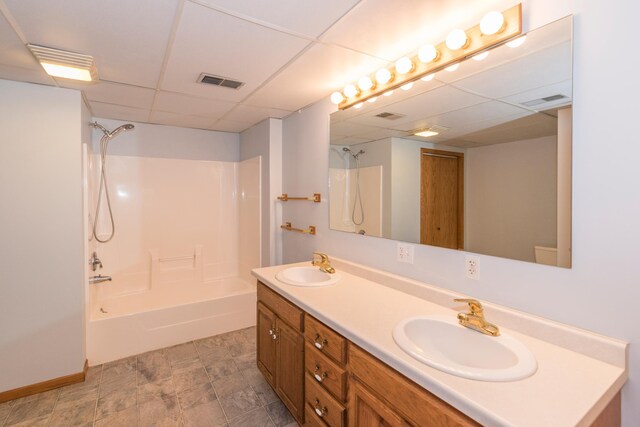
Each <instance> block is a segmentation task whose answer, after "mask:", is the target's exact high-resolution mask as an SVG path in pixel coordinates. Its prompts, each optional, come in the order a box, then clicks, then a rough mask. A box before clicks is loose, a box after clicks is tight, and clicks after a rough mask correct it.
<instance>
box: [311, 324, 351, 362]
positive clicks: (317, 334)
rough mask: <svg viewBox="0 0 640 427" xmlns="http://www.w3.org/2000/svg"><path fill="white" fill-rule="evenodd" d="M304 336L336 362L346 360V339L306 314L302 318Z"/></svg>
mask: <svg viewBox="0 0 640 427" xmlns="http://www.w3.org/2000/svg"><path fill="white" fill-rule="evenodd" d="M304 330H305V333H304V336H305V337H306V338H307V339H308V340H309V341H310V342H311V343H312V345H314V346H315V347H316V348H317V349H319V350H320V351H322V352H323V353H324V354H326V355H328V356H329V357H331V358H333V360H335V361H337V362H338V363H341V364H344V363H346V362H347V340H346V339H345V338H344V337H343V336H342V335H340V334H338V333H337V332H335V331H334V330H333V329H331V328H329V327H328V326H325V325H324V324H322V323H321V322H320V321H318V320H316V319H314V318H313V317H311V316H309V315H308V314H307V315H306V316H305V319H304Z"/></svg>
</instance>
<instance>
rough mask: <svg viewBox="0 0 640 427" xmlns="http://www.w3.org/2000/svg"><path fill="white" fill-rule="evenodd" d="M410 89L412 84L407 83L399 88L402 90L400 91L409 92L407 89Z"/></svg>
mask: <svg viewBox="0 0 640 427" xmlns="http://www.w3.org/2000/svg"><path fill="white" fill-rule="evenodd" d="M412 87H413V82H409V83H407V84H404V85H402V86H400V89H402V90H409V89H411V88H412Z"/></svg>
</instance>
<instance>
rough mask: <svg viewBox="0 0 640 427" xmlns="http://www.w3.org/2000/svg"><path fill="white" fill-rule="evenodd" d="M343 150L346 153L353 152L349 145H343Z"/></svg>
mask: <svg viewBox="0 0 640 427" xmlns="http://www.w3.org/2000/svg"><path fill="white" fill-rule="evenodd" d="M342 151H344V152H345V153H350V152H351V150H350V149H349V147H342Z"/></svg>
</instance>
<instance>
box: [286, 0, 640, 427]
mask: <svg viewBox="0 0 640 427" xmlns="http://www.w3.org/2000/svg"><path fill="white" fill-rule="evenodd" d="M511 4H513V2H506V1H487V2H485V4H484V7H485V8H486V10H488V9H490V8H491V7H494V6H495V8H496V9H498V10H502V9H504V8H506V7H507V6H509V5H511ZM398 7H399V6H398ZM523 7H524V11H523V12H524V22H523V25H524V29H525V31H527V30H529V29H532V28H536V27H539V26H541V25H544V24H546V23H549V22H551V21H553V20H556V19H559V18H561V17H564V16H566V15H568V14H575V28H574V51H573V52H574V81H573V89H574V99H575V103H574V108H573V119H574V120H573V223H572V226H573V243H572V249H573V250H572V261H573V263H572V268H571V269H564V268H556V267H549V266H544V265H537V264H533V263H527V262H520V261H514V260H508V259H502V258H495V257H491V256H479V260H480V280H470V279H466V278H465V276H464V257H465V253H464V252H462V251H454V250H448V249H442V248H436V247H429V246H421V245H416V246H415V261H414V264H413V265H410V264H404V263H399V262H397V261H396V257H395V254H396V242H395V241H392V240H387V239H379V238H375V237H366V236H364V237H363V236H358V235H354V234H349V233H343V232H339V231H331V230H329V228H328V221H329V210H328V208H327V207H326V206H323V207H318V206H310V204H308V205H307V204H305V205H292V204H290V205H287V206H285V216H286V217H287V218H288V219H289V220H291V221H293V222H294V223H296V222H298V223H299V222H302V223H305V224H306V223H311V224H315V225H317V226H318V230H317V235H316V236H302V235H298V234H294V233H287V234H285V245H284V261H285V262H293V261H303V260H308V259H310V258H311V253H312V251H313V250H321V251H324V252H327V253H329V254H330V255H335V256H338V257H342V258H345V259H348V260H352V261H355V262H359V263H363V264H366V265H369V266H374V267H377V268H381V269H384V270H387V271H391V272H393V273H396V274H401V275H404V276H408V277H411V278H415V279H418V280H421V281H424V282H428V283H431V284H433V285H436V286H441V287H444V288H447V289H451V290H454V291H457V292H461V293H464V294H468V295H471V296H474V297H476V298H479V299H481V300H487V301H491V302H495V303H498V304H503V305H506V306H509V307H513V308H515V309H518V310H522V311H524V312H529V313H534V314H536V315H539V316H543V317H546V318H550V319H553V320H557V321H561V322H564V323H567V324H571V325H575V326H578V327H581V328H584V329H588V330H592V331H595V332H599V333H602V334H605V335H609V336H612V337H616V338H620V339H623V340H627V341H629V342H631V347H630V354H629V369H630V380H629V381H628V383H627V385H626V386H625V388H624V390H623V424H624V425H625V426H626V427H632V426H636V425H637V421H638V420H640V406H638V405H637V402H638V401H640V352H639V350H638V347H640V328H639V327H638V324H640V314H639V312H638V309H637V302H638V301H640V286H638V283H639V280H638V274H637V272H636V270H635V266H636V264H637V257H638V253H639V251H638V247H637V242H638V241H639V240H640V221H638V218H639V217H640V186H638V182H640V169H639V168H638V167H637V159H638V158H640V144H638V143H637V142H636V140H635V138H634V137H633V136H634V135H635V134H636V122H637V119H636V115H637V114H636V110H637V108H636V107H635V97H633V96H630V94H633V93H638V92H640V82H639V81H638V79H637V75H636V74H637V59H636V57H635V56H634V55H630V54H629V50H628V49H629V48H628V44H627V43H620V42H619V41H620V40H634V39H635V38H636V34H635V33H636V22H637V20H638V16H640V3H637V2H635V1H631V0H621V1H618V2H615V4H614V3H611V2H601V1H597V0H575V1H563V2H558V1H555V0H525V1H524V2H523ZM407 13H411V12H410V11H407ZM444 37H445V35H444V34H443V35H442V38H444ZM612 106H615V108H613V107H612ZM335 109H336V107H335V106H334V105H332V104H331V103H330V102H329V100H328V99H325V100H322V101H320V102H318V103H316V104H314V105H312V106H310V107H308V108H306V109H304V110H303V111H302V112H300V113H298V114H294V115H292V116H290V117H288V118H287V119H285V120H284V129H283V131H284V141H283V190H284V191H285V192H287V193H290V194H294V193H308V192H314V191H321V192H322V193H323V197H324V196H325V195H326V194H327V182H328V172H327V171H328V160H327V159H328V154H327V153H328V149H329V114H330V113H331V112H333V111H335ZM607 147H615V149H614V151H611V150H608V151H607V150H606V149H607ZM567 398H568V399H570V398H571V396H568V397H567Z"/></svg>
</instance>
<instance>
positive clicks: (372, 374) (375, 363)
mask: <svg viewBox="0 0 640 427" xmlns="http://www.w3.org/2000/svg"><path fill="white" fill-rule="evenodd" d="M349 371H350V374H351V376H352V377H353V378H354V379H356V380H358V381H360V382H362V383H363V384H365V385H366V386H367V387H368V388H369V389H371V391H373V392H375V393H376V395H377V396H378V398H379V399H380V400H384V401H386V402H387V404H388V405H389V406H390V407H391V408H393V410H394V412H396V413H397V414H398V415H400V416H402V418H404V419H406V420H407V421H410V423H411V424H413V425H417V426H425V425H429V426H448V427H472V426H474V427H476V426H480V424H478V423H476V422H475V421H474V420H472V419H471V418H469V417H467V416H466V415H465V414H463V413H462V412H460V411H458V410H457V409H455V408H454V407H452V406H450V405H449V404H447V403H446V402H444V401H442V400H440V399H439V398H438V397H436V396H435V395H433V394H431V393H429V392H428V391H427V390H425V389H424V388H422V387H420V386H419V385H417V384H416V383H414V382H413V381H411V380H410V379H408V378H407V377H405V376H403V375H402V374H400V373H399V372H397V371H395V370H394V369H392V368H391V367H389V366H388V365H386V364H385V363H383V362H382V361H380V360H378V359H376V358H374V357H373V356H372V355H370V354H369V353H367V352H365V351H364V350H362V349H361V348H359V347H357V346H355V345H350V346H349Z"/></svg>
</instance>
